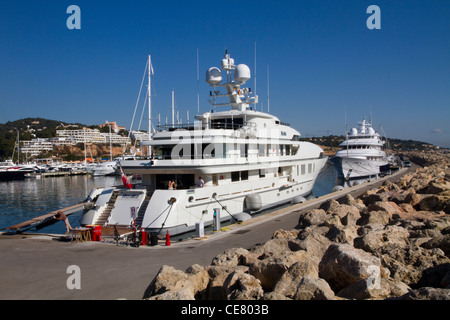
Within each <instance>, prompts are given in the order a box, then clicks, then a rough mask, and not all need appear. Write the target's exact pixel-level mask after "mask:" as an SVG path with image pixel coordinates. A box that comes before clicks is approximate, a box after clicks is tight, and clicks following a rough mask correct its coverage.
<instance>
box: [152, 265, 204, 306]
mask: <svg viewBox="0 0 450 320" xmlns="http://www.w3.org/2000/svg"><path fill="white" fill-rule="evenodd" d="M208 283H209V277H208V273H207V272H206V270H205V269H204V268H203V267H201V266H199V265H194V266H191V267H190V268H188V270H187V272H183V271H181V270H176V269H175V268H173V267H171V266H167V265H163V266H162V267H161V269H160V270H159V272H158V274H157V275H156V277H155V278H154V279H153V281H152V283H151V284H150V286H149V288H148V289H147V290H146V294H145V297H146V298H149V299H151V300H194V299H195V296H196V295H197V294H202V293H203V291H204V290H205V289H206V287H207V286H208Z"/></svg>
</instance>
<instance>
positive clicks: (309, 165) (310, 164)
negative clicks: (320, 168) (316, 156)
mask: <svg viewBox="0 0 450 320" xmlns="http://www.w3.org/2000/svg"><path fill="white" fill-rule="evenodd" d="M311 172H312V163H308V173H311Z"/></svg>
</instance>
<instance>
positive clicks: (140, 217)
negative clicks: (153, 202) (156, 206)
mask: <svg viewBox="0 0 450 320" xmlns="http://www.w3.org/2000/svg"><path fill="white" fill-rule="evenodd" d="M151 197H152V194H148V195H147V196H146V197H145V200H144V202H142V205H141V207H140V208H139V211H138V215H137V217H136V220H135V225H136V226H142V221H143V220H144V215H145V211H147V207H148V204H149V203H150V199H151Z"/></svg>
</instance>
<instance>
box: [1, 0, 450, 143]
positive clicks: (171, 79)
mask: <svg viewBox="0 0 450 320" xmlns="http://www.w3.org/2000/svg"><path fill="white" fill-rule="evenodd" d="M72 4H75V5H78V6H79V7H80V9H81V30H69V29H68V28H67V26H66V20H67V18H69V16H70V14H67V13H66V10H67V7H68V6H69V5H72ZM372 4H375V5H378V6H379V7H380V10H381V29H380V30H369V29H368V28H367V26H366V20H367V19H368V18H369V16H370V14H367V13H366V10H367V7H368V6H370V5H372ZM449 21H450V1H448V0H420V1H419V0H409V1H397V0H390V1H381V0H371V1H365V0H343V1H335V0H329V1H325V0H315V1H313V0H305V1H300V0H287V1H266V0H258V1H256V0H248V1H233V0H231V1H216V0H210V1H204V0H185V1H181V0H173V1H171V0H165V1H153V0H152V1H149V0H147V1H137V0H130V1H99V0H97V1H92V0H91V1H81V0H71V1H62V0H58V1H18V0H14V1H6V0H1V2H0V123H5V122H7V121H13V120H17V119H20V118H25V117H43V118H49V119H54V120H61V121H66V122H81V123H85V124H89V125H91V124H100V123H104V122H105V121H106V120H108V121H117V122H118V123H119V125H123V126H126V127H127V128H129V127H130V124H131V120H132V115H133V111H134V107H135V103H136V99H137V95H138V92H139V87H140V83H141V79H142V75H143V72H144V67H145V64H146V59H147V56H148V54H151V56H152V62H153V67H154V70H155V75H154V77H153V78H152V79H153V80H152V86H153V90H152V91H153V95H154V97H153V99H152V106H153V117H154V118H155V119H156V118H157V116H158V113H160V114H161V118H162V119H165V117H166V116H169V113H170V104H171V90H172V89H174V90H175V100H176V108H177V110H179V113H180V116H181V117H182V118H183V119H184V120H185V119H186V110H189V112H190V117H191V119H192V118H193V116H194V114H195V113H196V111H197V62H196V61H197V49H198V52H199V70H200V85H199V91H200V111H201V112H204V111H207V110H209V109H210V105H209V103H208V102H207V100H206V99H207V97H208V95H209V87H208V85H207V84H206V83H205V81H204V80H205V72H206V70H207V69H208V68H209V67H212V66H219V65H220V60H221V59H222V57H223V55H224V50H225V48H227V49H228V51H229V52H230V54H231V56H232V57H233V58H234V59H235V61H236V62H237V63H245V64H247V65H249V66H250V68H251V70H252V74H254V65H255V54H254V53H255V43H256V75H257V77H256V79H257V93H258V95H259V98H260V101H262V103H263V105H262V107H263V108H264V111H267V66H269V69H270V112H271V113H273V114H275V115H276V116H278V117H279V118H280V119H281V121H284V122H289V123H290V124H291V125H292V126H293V127H295V128H297V129H298V130H299V131H300V132H301V133H302V135H303V136H306V135H327V134H344V129H345V117H346V118H347V122H348V123H349V126H350V127H352V126H355V125H356V124H357V122H358V121H360V120H361V119H362V117H363V116H366V118H368V117H369V116H370V114H371V115H372V118H373V122H374V126H375V128H376V129H379V126H380V125H382V128H383V129H384V132H385V133H386V135H387V136H388V137H391V138H400V139H414V140H421V141H426V142H431V143H433V144H436V145H440V146H444V147H450V126H449V120H450V22H449ZM247 84H248V86H250V87H252V88H253V87H254V80H253V79H252V80H250V81H249V82H248V83H247ZM142 101H143V100H141V102H142ZM260 107H261V105H260V106H259V108H260ZM141 108H142V106H141V105H140V106H139V110H138V114H140V110H141ZM135 123H136V122H135ZM144 123H146V122H145V120H144ZM154 124H156V123H154ZM143 128H145V129H146V125H143ZM133 129H136V125H135V126H134V128H133Z"/></svg>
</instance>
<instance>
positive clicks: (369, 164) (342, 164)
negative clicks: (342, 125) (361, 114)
mask: <svg viewBox="0 0 450 320" xmlns="http://www.w3.org/2000/svg"><path fill="white" fill-rule="evenodd" d="M384 144H385V141H383V140H382V138H381V135H380V134H379V133H378V132H376V131H375V130H374V129H373V128H372V124H371V123H369V122H367V121H366V120H365V119H363V121H361V122H360V123H359V127H358V128H352V129H351V130H350V132H348V133H347V138H346V139H345V141H343V142H342V143H341V144H340V147H341V150H339V151H338V152H336V155H335V156H334V157H332V158H331V159H330V161H331V163H332V164H333V166H334V168H335V169H336V171H337V173H338V177H339V178H341V179H346V180H348V179H354V178H364V177H370V176H378V174H379V173H380V172H381V169H382V168H383V167H384V166H386V165H388V161H387V158H386V152H385V151H384V150H383V145H384Z"/></svg>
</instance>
